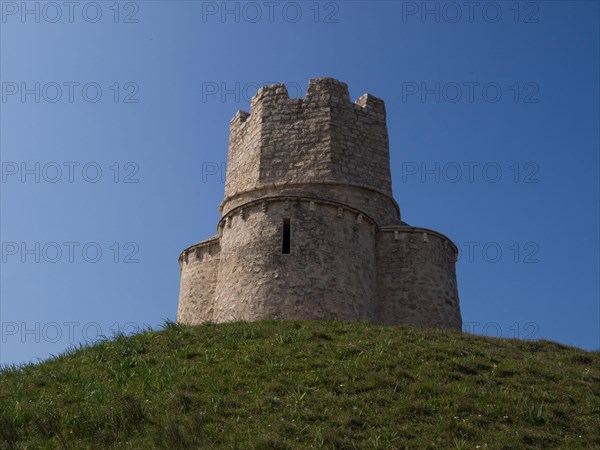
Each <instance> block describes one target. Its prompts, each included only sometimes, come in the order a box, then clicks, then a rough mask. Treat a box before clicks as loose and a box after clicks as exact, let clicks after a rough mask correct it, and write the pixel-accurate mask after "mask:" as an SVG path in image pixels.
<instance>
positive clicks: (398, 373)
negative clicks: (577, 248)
mask: <svg viewBox="0 0 600 450" xmlns="http://www.w3.org/2000/svg"><path fill="white" fill-rule="evenodd" d="M599 363H600V356H599V353H598V352H587V351H584V350H580V349H577V348H572V347H567V346H563V345H559V344H557V343H554V342H548V341H522V340H513V339H492V338H486V337H480V336H473V335H468V334H461V333H457V332H452V331H439V330H433V329H420V328H411V327H384V326H377V325H369V324H350V323H343V322H286V321H267V322H258V323H229V324H221V325H214V324H205V325H199V326H194V327H186V326H179V325H176V324H173V323H167V325H166V327H165V329H164V330H162V331H150V330H148V331H145V332H142V333H140V334H136V335H134V336H129V337H126V336H118V337H116V338H114V339H110V340H106V341H103V342H100V343H98V344H96V345H93V346H86V347H80V348H77V349H72V350H70V351H68V352H66V353H65V354H63V355H61V356H59V357H56V358H53V359H50V360H48V361H44V362H41V363H39V364H35V365H27V366H24V367H13V368H5V369H3V370H2V371H1V372H0V448H41V447H44V448H107V447H110V448H171V449H174V448H203V449H204V448H227V449H229V448H257V449H304V448H339V449H342V448H343V449H353V448H381V449H389V448H431V449H437V448H439V449H448V448H454V449H467V448H468V449H473V448H479V449H485V448H490V449H492V448H493V449H502V448H504V449H514V448H577V449H580V448H600V406H599V399H600V395H599V394H600V368H599V367H600V364H599Z"/></svg>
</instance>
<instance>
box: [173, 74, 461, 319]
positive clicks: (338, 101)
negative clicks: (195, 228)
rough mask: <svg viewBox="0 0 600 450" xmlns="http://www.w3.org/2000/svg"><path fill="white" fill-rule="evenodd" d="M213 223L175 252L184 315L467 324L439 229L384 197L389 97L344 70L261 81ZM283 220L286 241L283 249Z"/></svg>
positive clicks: (235, 144) (449, 248)
mask: <svg viewBox="0 0 600 450" xmlns="http://www.w3.org/2000/svg"><path fill="white" fill-rule="evenodd" d="M220 209H221V220H220V221H219V224H218V226H217V228H218V236H216V237H215V238H212V239H209V240H208V241H205V242H202V243H200V244H197V245H195V246H192V247H190V248H188V249H186V250H185V251H184V252H183V253H182V255H181V257H180V267H181V288H180V300H179V311H178V315H177V319H178V321H180V322H183V323H189V324H194V323H200V322H205V321H214V322H226V321H236V320H245V321H252V320H260V319H276V318H281V319H283V318H285V319H336V320H348V321H363V320H367V321H372V322H382V323H385V324H389V325H395V324H415V325H423V326H435V327H444V328H456V329H460V327H461V316H460V307H459V302H458V291H457V286H456V274H455V270H454V264H455V259H456V251H457V250H456V247H455V246H454V244H452V242H451V241H450V240H449V239H448V238H446V237H445V236H443V235H441V234H440V233H437V232H435V231H431V230H425V229H422V228H414V227H410V226H408V225H407V224H406V223H404V222H403V221H402V220H401V218H400V208H399V207H398V204H397V203H396V201H395V200H394V198H393V196H392V182H391V176H390V163H389V144H388V134H387V128H386V117H385V106H384V103H383V101H382V100H380V99H378V98H376V97H373V96H371V95H369V94H365V95H363V96H362V97H360V98H359V99H358V100H357V101H356V102H355V103H352V102H351V101H350V97H349V93H348V87H347V86H346V84H345V83H341V82H339V81H337V80H333V79H330V78H319V79H314V80H311V81H310V83H309V86H308V90H307V94H306V96H305V97H304V98H300V99H291V98H289V96H288V94H287V90H286V88H285V86H284V85H273V86H267V87H264V88H261V89H260V90H259V91H258V92H257V94H256V95H255V96H254V97H253V99H252V102H251V109H250V113H246V112H243V111H240V112H238V113H237V114H236V115H235V117H234V118H233V119H232V120H231V123H230V135H229V155H228V167H227V179H226V184H225V198H224V200H223V202H222V203H221V208H220ZM284 219H287V220H289V221H290V227H291V242H290V244H291V245H290V252H289V253H284V252H282V239H283V223H284Z"/></svg>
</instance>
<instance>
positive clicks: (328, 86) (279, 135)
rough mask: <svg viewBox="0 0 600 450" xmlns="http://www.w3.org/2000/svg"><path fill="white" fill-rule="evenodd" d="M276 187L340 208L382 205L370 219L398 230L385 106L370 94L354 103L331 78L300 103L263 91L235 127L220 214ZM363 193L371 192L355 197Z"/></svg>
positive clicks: (313, 84)
mask: <svg viewBox="0 0 600 450" xmlns="http://www.w3.org/2000/svg"><path fill="white" fill-rule="evenodd" d="M339 186H342V189H339V188H336V187H339ZM272 187H277V188H279V187H284V188H287V189H295V190H296V191H303V193H304V194H305V195H312V196H315V197H318V198H326V199H332V200H338V201H345V197H347V192H348V191H350V190H354V191H355V193H354V196H355V197H360V201H361V202H362V203H365V205H364V206H366V207H369V206H370V205H369V204H368V201H369V199H371V198H374V197H377V198H376V199H375V198H374V199H373V201H372V202H371V203H372V204H377V206H376V207H371V209H373V210H375V208H377V210H376V211H371V212H370V215H372V216H377V217H378V218H379V220H380V221H383V222H385V223H386V224H392V223H394V221H395V219H399V214H400V211H399V208H398V206H397V204H396V203H395V201H394V200H393V198H392V184H391V175H390V164H389V145H388V133H387V127H386V117H385V106H384V103H383V101H382V100H380V99H378V98H376V97H373V96H372V95H368V94H365V95H363V96H362V97H360V98H359V99H358V100H357V101H356V103H352V102H351V101H350V95H349V93H348V86H347V85H346V84H345V83H341V82H339V81H337V80H333V79H331V78H317V79H313V80H310V83H309V85H308V90H307V93H306V97H304V98H298V99H292V98H289V96H288V93H287V89H286V87H285V85H283V84H279V85H272V86H266V87H263V88H261V89H260V90H259V91H258V92H257V93H256V95H255V96H254V97H253V98H252V102H251V109H250V113H249V114H248V113H246V112H242V111H240V112H238V113H237V114H236V116H235V117H234V118H233V120H232V121H231V126H230V138H229V157H228V161H227V180H226V184H225V200H224V201H223V204H222V205H221V212H222V213H223V214H226V213H227V211H228V210H229V209H230V208H231V207H232V206H229V205H228V203H229V202H230V201H236V200H238V203H239V199H240V197H243V196H244V195H245V194H246V193H250V192H252V193H254V194H255V195H261V191H262V190H267V189H269V188H272ZM360 187H364V188H366V191H365V192H362V193H356V191H357V190H358V189H359V188H360ZM365 198H367V200H364V199H365ZM242 201H243V200H242ZM357 206H360V205H357ZM367 213H369V212H367Z"/></svg>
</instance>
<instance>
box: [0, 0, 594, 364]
mask: <svg viewBox="0 0 600 450" xmlns="http://www.w3.org/2000/svg"><path fill="white" fill-rule="evenodd" d="M23 5H26V8H27V11H24V10H23ZM515 5H516V6H515ZM270 8H271V9H270ZM470 8H472V9H470ZM598 19H599V7H598V3H597V2H558V1H557V2H520V3H517V4H514V3H513V2H499V3H498V2H481V5H480V6H472V7H468V6H465V5H464V4H463V2H456V3H454V2H450V3H447V2H444V3H440V2H427V3H426V4H425V7H423V6H422V2H360V1H355V2H320V3H317V2H279V3H278V4H277V5H274V4H273V5H272V6H269V4H268V3H264V2H250V3H238V2H229V3H227V4H226V5H225V6H224V4H223V3H222V2H194V1H169V2H167V1H138V2H120V3H118V4H116V6H115V3H114V2H96V3H94V2H82V3H81V4H80V5H79V6H78V7H76V8H75V9H73V10H69V7H68V6H66V5H64V4H63V3H62V2H58V3H50V4H49V3H39V2H27V3H25V4H23V3H21V2H2V18H1V20H0V27H1V29H0V51H1V55H0V63H1V68H0V78H1V81H2V102H1V103H0V107H1V111H0V113H1V117H0V118H1V124H0V147H1V161H2V183H1V184H0V189H1V191H0V193H1V194H0V195H1V216H0V228H1V230H0V231H1V239H0V240H1V242H2V261H1V265H0V268H1V276H0V277H1V278H0V294H1V298H0V323H1V327H2V328H1V329H0V331H1V335H0V363H2V364H11V363H22V362H27V361H35V360H37V359H38V358H42V359H43V358H47V357H48V356H50V355H51V354H57V353H60V352H61V351H63V350H64V349H65V348H66V347H68V346H69V345H71V344H77V343H81V342H92V341H93V340H94V339H96V338H97V336H98V335H106V336H110V335H112V333H113V332H114V331H116V330H118V329H120V330H123V331H125V332H131V331H135V330H136V329H137V328H139V327H144V326H146V325H149V326H153V327H157V326H159V325H160V324H161V323H162V322H163V320H164V319H171V320H174V319H175V316H176V311H177V295H178V289H179V269H178V264H177V257H178V255H179V252H180V251H181V250H182V249H183V248H185V247H187V246H189V245H191V244H193V243H195V242H198V241H200V240H203V239H206V238H208V237H210V236H212V235H214V234H215V231H216V223H217V221H218V218H219V212H218V206H219V203H220V201H221V200H222V197H223V189H224V179H223V178H224V174H223V173H222V168H224V162H225V160H226V156H227V138H228V136H227V133H228V127H229V120H230V119H231V117H233V115H234V114H235V112H236V111H237V110H238V109H243V110H248V109H249V99H250V97H251V95H252V93H253V92H254V91H255V89H256V87H257V86H258V85H261V84H264V83H269V82H285V83H287V85H288V89H289V91H290V94H291V95H294V96H301V95H304V92H305V91H306V87H307V84H308V80H309V78H314V77H321V76H331V77H335V78H338V79H340V80H342V81H345V82H346V83H348V85H349V88H350V93H351V97H352V98H353V99H356V98H358V97H359V96H360V95H361V94H363V93H365V92H369V93H372V94H373V95H376V96H378V97H381V98H383V99H384V100H385V102H386V107H387V113H388V128H389V134H390V144H391V148H390V153H391V166H392V176H393V190H394V195H395V197H396V199H397V200H398V202H399V204H400V207H401V210H402V214H403V219H404V220H405V221H407V222H408V223H410V224H412V225H415V226H423V227H427V228H433V229H435V230H439V231H441V232H442V233H444V234H446V235H447V236H449V237H450V238H451V239H452V240H453V241H454V242H455V243H456V244H457V245H458V247H459V248H460V249H461V257H460V260H459V262H458V263H457V272H458V282H459V293H460V299H461V307H462V315H463V321H464V323H465V330H466V331H470V332H474V333H477V334H486V335H490V336H503V337H523V338H545V339H551V340H555V341H558V342H561V343H565V344H569V345H576V346H580V347H583V348H586V349H598V348H599V347H600V342H599V340H600V337H599V322H600V311H599V278H598V273H599V260H598V253H599V239H598V238H599V235H598V230H599V223H598V222H599V198H598V196H599V189H598V188H599V186H598V180H599V173H598V172H599V151H598V150H599V144H600V142H599V117H598V116H599V92H598V90H599V89H598V86H599V63H598V54H599V48H598V47H599V31H598V30H599V28H598Z"/></svg>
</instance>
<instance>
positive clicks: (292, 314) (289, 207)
mask: <svg viewBox="0 0 600 450" xmlns="http://www.w3.org/2000/svg"><path fill="white" fill-rule="evenodd" d="M284 218H286V219H289V220H290V227H291V248H290V253H289V254H282V229H283V219H284ZM221 224H222V227H221V259H220V268H219V274H218V281H217V287H216V296H215V305H214V314H213V318H214V320H215V321H216V322H224V321H233V320H260V319H266V318H287V319H337V320H371V321H375V320H376V304H377V301H376V282H377V280H376V263H375V225H374V223H373V222H371V221H369V220H368V219H367V218H365V217H363V216H361V215H360V213H358V212H356V211H352V210H349V209H346V208H342V207H341V206H339V205H335V204H324V203H320V202H318V201H314V200H311V199H306V198H289V199H288V200H286V201H282V200H281V199H272V200H269V201H264V202H263V201H261V202H256V203H254V204H250V205H246V207H244V208H240V209H238V210H234V211H232V212H231V213H230V214H229V215H228V216H226V217H225V218H224V220H222V222H221Z"/></svg>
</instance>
